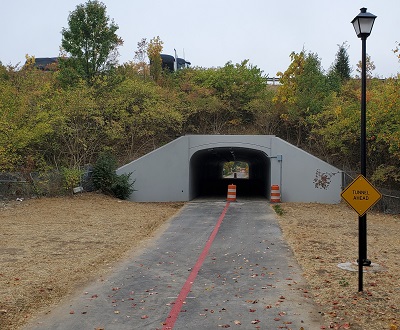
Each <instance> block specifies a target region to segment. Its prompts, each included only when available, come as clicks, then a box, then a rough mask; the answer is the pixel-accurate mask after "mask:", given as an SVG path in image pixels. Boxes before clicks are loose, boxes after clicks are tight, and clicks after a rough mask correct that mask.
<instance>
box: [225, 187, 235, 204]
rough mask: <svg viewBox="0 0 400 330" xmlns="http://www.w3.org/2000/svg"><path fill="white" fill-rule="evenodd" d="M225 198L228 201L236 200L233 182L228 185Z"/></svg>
mask: <svg viewBox="0 0 400 330" xmlns="http://www.w3.org/2000/svg"><path fill="white" fill-rule="evenodd" d="M226 200H227V201H228V202H236V186H235V185H234V184H230V185H228V196H227V198H226Z"/></svg>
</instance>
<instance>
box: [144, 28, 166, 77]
mask: <svg viewBox="0 0 400 330" xmlns="http://www.w3.org/2000/svg"><path fill="white" fill-rule="evenodd" d="M163 44H164V43H163V42H162V40H161V39H160V37H159V36H157V37H154V38H153V39H151V40H150V42H149V43H148V45H147V56H148V57H149V60H150V76H151V77H152V78H153V79H154V81H156V82H158V81H159V79H160V76H161V72H162V60H161V52H162V50H163Z"/></svg>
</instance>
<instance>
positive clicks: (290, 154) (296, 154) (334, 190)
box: [271, 138, 342, 204]
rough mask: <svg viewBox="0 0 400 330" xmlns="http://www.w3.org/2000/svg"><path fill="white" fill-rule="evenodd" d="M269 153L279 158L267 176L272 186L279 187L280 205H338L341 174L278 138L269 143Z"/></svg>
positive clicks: (334, 168)
mask: <svg viewBox="0 0 400 330" xmlns="http://www.w3.org/2000/svg"><path fill="white" fill-rule="evenodd" d="M272 153H273V154H280V155H282V160H281V161H280V164H279V165H278V164H277V163H276V162H275V163H274V164H275V168H274V169H273V171H272V174H271V176H272V178H271V182H272V184H279V185H280V186H281V187H280V188H281V199H282V201H284V202H317V203H328V204H335V203H339V202H340V200H341V197H340V193H341V191H342V172H341V171H340V170H339V169H338V168H336V167H334V166H332V165H330V164H328V163H326V162H324V161H322V160H321V159H319V158H317V157H314V156H313V155H311V154H309V153H307V152H305V151H304V150H301V149H299V148H297V147H295V146H293V145H292V144H290V143H287V142H286V141H284V140H282V139H280V138H275V139H273V141H272ZM278 173H279V176H280V177H279V178H278Z"/></svg>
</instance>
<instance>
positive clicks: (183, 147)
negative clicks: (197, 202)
mask: <svg viewBox="0 0 400 330" xmlns="http://www.w3.org/2000/svg"><path fill="white" fill-rule="evenodd" d="M188 150H189V145H188V139H187V137H185V136H183V137H180V138H178V139H176V140H174V141H172V142H170V143H168V144H166V145H165V146H163V147H161V148H158V149H156V150H154V151H152V152H150V153H148V154H147V155H145V156H143V157H141V158H139V159H137V160H135V161H133V162H131V163H129V164H126V165H124V166H122V167H120V168H119V169H118V170H117V174H122V173H132V175H131V179H132V180H135V184H134V186H133V187H134V189H135V190H136V191H134V192H133V193H132V195H131V197H130V198H129V199H130V200H132V201H137V202H173V201H187V200H189V159H188Z"/></svg>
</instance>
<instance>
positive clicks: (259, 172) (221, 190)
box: [190, 147, 271, 199]
mask: <svg viewBox="0 0 400 330" xmlns="http://www.w3.org/2000/svg"><path fill="white" fill-rule="evenodd" d="M227 162H244V163H247V165H248V176H247V175H246V178H243V177H241V175H240V174H239V175H236V174H235V175H234V176H233V175H232V177H229V178H227V177H224V176H223V167H224V164H225V163H227ZM270 173H271V164H270V159H269V157H268V156H267V155H266V154H265V153H264V152H262V151H260V150H256V149H250V148H240V147H218V148H209V149H204V150H200V151H197V152H196V153H195V154H194V155H193V156H192V157H191V159H190V199H194V198H199V197H219V196H224V197H226V194H227V188H228V185H229V184H234V185H236V195H237V198H241V197H265V198H267V197H268V196H269V186H270Z"/></svg>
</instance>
